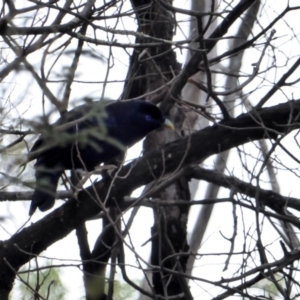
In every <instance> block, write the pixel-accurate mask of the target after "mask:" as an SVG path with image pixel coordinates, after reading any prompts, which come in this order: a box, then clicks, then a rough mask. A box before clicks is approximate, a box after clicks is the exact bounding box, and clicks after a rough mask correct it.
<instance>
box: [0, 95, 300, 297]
mask: <svg viewBox="0 0 300 300" xmlns="http://www.w3.org/2000/svg"><path fill="white" fill-rule="evenodd" d="M299 114H300V100H297V101H289V102H287V103H284V104H280V105H276V106H273V107H269V108H264V109H260V110H257V111H253V112H252V113H248V114H242V115H240V116H239V117H237V118H235V119H231V120H228V121H223V122H221V123H219V124H215V125H214V126H211V127H207V128H205V129H203V130H201V131H199V132H196V133H193V134H192V135H191V136H188V137H183V138H180V139H178V140H176V141H174V142H171V143H169V144H167V145H165V146H164V147H163V148H162V149H159V150H155V151H153V152H151V153H149V154H147V155H145V157H143V158H139V159H137V160H135V161H133V162H132V163H130V164H128V165H126V166H124V167H123V168H122V169H121V171H120V178H117V179H116V181H115V183H114V186H113V187H112V189H111V190H110V193H109V197H108V201H109V202H108V204H109V205H112V204H114V203H115V201H116V200H117V201H119V203H120V204H121V200H122V199H123V198H124V197H125V196H126V195H130V194H131V192H132V191H133V190H135V189H136V188H138V187H140V186H142V185H145V184H148V183H150V182H152V181H154V180H158V179H161V178H162V175H167V174H170V173H172V172H174V171H176V170H177V169H178V166H181V168H183V167H186V166H188V165H194V164H197V163H199V162H200V161H202V160H203V159H206V158H207V157H209V156H211V155H213V154H216V153H219V152H222V151H226V150H228V149H230V148H233V147H237V146H239V145H242V144H245V143H247V142H250V141H254V140H259V139H270V138H273V139H276V137H277V136H278V135H281V134H286V133H288V132H290V131H291V130H292V129H296V128H299V127H300V123H299ZM132 170H134V171H132ZM124 175H127V176H124ZM122 176H123V177H122ZM109 188H110V181H109V180H107V179H106V180H103V181H100V182H97V183H95V184H94V185H93V186H91V187H89V188H87V189H86V190H83V191H81V192H80V193H79V194H78V200H76V199H72V200H70V201H68V202H67V203H66V204H64V205H62V206H61V207H60V208H58V209H56V210H55V211H53V212H52V213H50V214H49V215H47V216H46V217H45V218H43V219H42V220H40V221H38V222H36V223H34V224H32V225H30V226H29V227H27V228H24V229H22V230H21V231H20V232H18V233H16V234H15V235H13V236H12V237H11V238H10V239H9V240H6V241H3V242H1V245H0V258H1V260H0V298H1V299H5V298H6V297H7V295H8V293H9V291H10V290H11V288H12V285H13V282H14V278H15V272H16V271H17V270H18V269H19V268H20V267H21V266H22V265H23V264H25V263H26V262H28V261H29V260H30V259H32V258H33V257H34V256H36V255H38V254H40V253H41V252H42V251H44V250H45V249H47V247H49V246H50V245H52V244H53V243H55V242H57V241H58V240H60V239H62V238H64V237H65V236H66V235H68V234H69V233H70V232H71V231H72V230H73V229H75V228H77V227H78V226H79V225H80V224H82V223H83V222H84V221H86V220H88V219H89V218H91V217H92V216H94V215H95V214H96V213H97V212H99V211H100V210H101V209H100V206H99V204H98V203H97V201H98V200H99V199H105V197H106V196H107V193H108V190H109Z"/></svg>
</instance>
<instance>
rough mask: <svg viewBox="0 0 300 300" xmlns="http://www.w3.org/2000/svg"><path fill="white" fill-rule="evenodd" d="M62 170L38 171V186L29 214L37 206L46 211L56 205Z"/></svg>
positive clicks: (32, 212)
mask: <svg viewBox="0 0 300 300" xmlns="http://www.w3.org/2000/svg"><path fill="white" fill-rule="evenodd" d="M61 174H62V172H51V173H50V172H49V173H47V172H42V171H36V173H35V177H36V188H35V191H34V193H33V196H32V200H31V205H30V209H29V216H32V215H33V214H34V212H35V210H36V209H37V208H39V210H41V211H46V210H48V209H50V208H51V207H52V206H53V205H54V201H55V195H56V189H57V185H58V180H59V177H60V175H61Z"/></svg>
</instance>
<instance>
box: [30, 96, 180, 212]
mask: <svg viewBox="0 0 300 300" xmlns="http://www.w3.org/2000/svg"><path fill="white" fill-rule="evenodd" d="M163 127H166V128H169V129H174V126H173V124H172V122H171V121H170V120H169V119H167V118H166V117H164V116H163V114H162V112H161V111H160V109H159V108H158V107H157V106H156V105H154V104H152V103H150V102H146V101H144V100H130V101H111V103H109V104H107V105H104V104H103V101H87V102H86V103H84V104H82V105H80V106H77V107H75V108H73V109H72V110H70V111H67V112H65V113H64V114H62V115H61V117H60V118H59V119H58V120H57V121H56V122H55V123H54V124H52V125H50V126H47V128H46V129H45V130H44V132H43V133H41V134H40V136H39V138H38V140H37V141H36V142H35V143H34V145H33V147H32V149H31V150H30V153H29V160H33V159H36V163H35V165H34V168H35V179H36V184H35V190H34V192H33V196H32V199H31V206H30V209H29V216H32V215H33V214H34V212H35V211H36V209H37V208H39V210H40V211H46V210H48V209H50V208H52V207H53V205H54V202H55V195H56V189H57V185H58V181H59V178H60V176H61V175H62V173H63V172H64V171H65V170H74V169H84V170H85V171H92V170H94V168H95V167H96V166H98V165H100V164H101V163H105V162H107V161H109V160H111V159H112V158H114V157H116V156H118V155H119V154H121V153H124V152H125V150H126V148H127V147H131V146H133V145H134V144H135V143H137V142H138V141H140V140H141V139H143V138H144V137H145V136H147V135H148V134H149V133H150V132H152V131H154V130H156V129H159V128H163Z"/></svg>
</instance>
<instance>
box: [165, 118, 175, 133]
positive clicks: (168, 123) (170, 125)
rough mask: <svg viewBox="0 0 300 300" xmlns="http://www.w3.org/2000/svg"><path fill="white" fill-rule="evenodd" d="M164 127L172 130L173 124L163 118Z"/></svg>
mask: <svg viewBox="0 0 300 300" xmlns="http://www.w3.org/2000/svg"><path fill="white" fill-rule="evenodd" d="M164 127H165V128H168V129H171V130H174V125H173V123H172V122H171V121H170V120H169V119H166V120H165V123H164Z"/></svg>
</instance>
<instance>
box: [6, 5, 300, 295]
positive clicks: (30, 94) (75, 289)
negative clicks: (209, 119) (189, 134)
mask: <svg viewBox="0 0 300 300" xmlns="http://www.w3.org/2000/svg"><path fill="white" fill-rule="evenodd" d="M271 2H272V4H270V1H269V2H268V4H267V5H266V6H265V7H264V8H263V9H262V12H261V15H260V16H261V18H260V26H264V25H265V24H267V23H268V22H270V20H272V19H273V18H274V16H275V15H276V12H277V11H280V10H282V6H283V5H284V4H283V3H284V2H285V1H279V0H277V1H271ZM24 3H25V2H24ZM293 3H294V4H296V3H297V2H296V1H293ZM293 3H292V1H291V2H290V5H292V4H293ZM24 5H25V4H24ZM125 5H128V1H127V2H125ZM174 5H175V6H178V7H182V8H187V7H188V5H189V2H188V1H180V0H177V1H175V2H174ZM124 9H126V7H125V8H124ZM177 20H179V21H180V20H184V21H187V18H186V17H185V16H177ZM285 21H286V22H280V23H279V24H278V26H276V37H277V39H276V41H274V42H273V43H272V45H273V46H274V47H275V48H276V59H277V61H278V63H279V65H281V66H282V68H281V69H279V70H277V71H275V70H274V71H270V72H269V73H268V74H269V75H268V76H270V77H269V78H267V80H264V81H263V80H262V78H260V77H259V76H258V78H257V79H255V80H254V81H253V82H252V84H251V85H249V87H247V88H246V89H245V90H244V92H245V93H247V92H249V91H252V89H253V88H254V87H255V86H257V84H258V82H259V81H260V82H263V84H260V88H259V89H258V90H255V91H253V92H251V95H250V97H249V98H250V100H251V101H253V103H255V102H257V101H258V99H260V97H261V96H262V95H264V93H265V92H266V91H267V90H268V89H269V88H270V87H271V86H272V83H273V82H274V81H275V79H276V78H279V77H280V74H282V72H283V71H284V70H285V69H286V68H287V67H288V66H290V64H291V63H292V62H287V60H286V58H287V57H292V56H295V58H296V57H297V56H298V55H299V50H300V46H299V40H298V36H299V29H298V27H299V26H298V17H297V15H296V12H295V13H291V14H290V15H289V18H288V19H286V20H285ZM180 24H181V30H177V31H176V33H177V35H176V37H175V40H181V39H183V38H184V35H187V32H188V31H187V29H188V23H184V22H182V23H180ZM120 26H122V25H120ZM124 26H125V25H124ZM134 27H135V25H134V21H133V20H128V23H127V22H126V26H125V28H126V29H128V28H134ZM259 29H260V28H259V26H258V27H257V28H256V29H255V30H256V31H258V30H259ZM234 32H235V28H234V27H233V28H232V30H231V31H230V32H229V35H230V34H232V35H234ZM292 33H293V34H292ZM103 38H107V37H106V36H104V37H103ZM108 38H109V37H108ZM118 38H120V39H123V41H125V40H126V39H128V38H127V37H126V36H123V37H118ZM291 38H293V39H292V40H291ZM261 42H263V40H261ZM91 47H94V46H91ZM227 47H228V46H227ZM108 50H109V49H108V48H105V47H103V48H102V49H101V53H102V55H103V57H106V56H107V53H108ZM222 50H223V49H222ZM113 51H114V56H115V60H114V61H111V62H110V64H111V66H112V65H113V68H111V69H110V70H109V77H108V79H109V80H112V81H111V83H108V84H107V85H106V87H105V96H106V97H109V98H112V99H118V97H119V96H120V93H121V91H122V87H123V83H122V80H124V77H125V75H126V72H127V67H128V55H127V54H126V53H125V51H124V50H123V49H121V48H117V49H114V50H113ZM249 51H250V52H251V54H249V56H247V57H248V59H247V60H245V61H244V63H243V68H242V70H244V72H245V73H250V72H252V70H253V64H254V63H255V62H257V58H258V56H259V51H255V50H254V49H250V50H249ZM7 53H8V52H7ZM185 57H186V52H185V51H177V59H178V61H179V62H181V63H183V64H184V62H185ZM249 57H251V59H249ZM267 57H268V58H269V59H270V60H271V59H272V51H270V52H269V53H268V56H267ZM30 59H31V61H33V62H34V59H36V58H35V57H31V58H30ZM53 59H54V58H53ZM267 62H268V61H267V60H266V61H264V62H263V63H262V69H263V67H264V66H266V65H267ZM48 64H49V65H51V61H49V63H48ZM69 64H70V59H69V58H68V56H67V55H66V56H65V57H64V59H63V65H65V66H68V65H69ZM221 67H222V68H224V69H226V65H223V66H221ZM106 71H107V69H106V63H105V61H103V60H101V59H100V58H99V60H98V61H97V60H95V59H93V58H85V59H83V60H82V61H81V62H80V74H79V76H78V79H84V80H86V81H87V80H91V81H95V78H97V80H96V81H97V83H91V84H89V85H88V88H87V85H86V84H80V83H78V84H76V85H74V86H73V87H72V101H73V103H78V101H80V99H82V97H87V96H88V97H99V94H102V92H103V90H99V81H101V80H105V77H106ZM297 74H299V73H297ZM297 74H296V75H295V76H294V77H293V78H294V79H295V78H297V77H298V75H297ZM293 78H292V79H293ZM292 79H291V80H292ZM218 80H219V81H218V82H219V84H220V86H222V82H224V78H222V77H220V78H218ZM118 81H120V82H118ZM268 81H269V84H266V82H268ZM51 88H52V86H51ZM53 89H57V85H56V84H55V83H53ZM57 93H58V94H59V89H58V90H57ZM286 93H289V95H290V94H291V93H293V95H294V98H295V99H297V98H299V85H297V86H296V87H295V88H294V89H293V91H292V92H291V89H288V90H286ZM9 94H11V97H12V99H14V101H12V103H13V104H12V105H11V107H12V109H14V108H15V104H16V103H17V102H19V105H18V106H17V108H16V109H14V110H12V112H11V114H12V115H13V116H14V117H15V119H16V121H17V119H18V117H19V115H21V116H22V117H24V118H26V119H27V120H34V118H35V115H38V114H40V112H41V104H40V94H39V88H38V87H37V86H36V84H35V83H34V81H33V80H30V79H29V77H28V76H27V73H26V72H23V73H22V74H21V75H20V74H18V76H17V77H15V78H13V77H12V78H8V79H7V80H6V81H5V82H4V83H3V85H2V97H3V98H5V97H6V96H7V95H9ZM285 99H286V95H285V94H284V93H281V92H278V93H277V94H276V97H273V98H272V101H270V103H269V105H274V104H276V103H278V102H284V101H286V100H285ZM20 103H21V104H20ZM28 107H30V109H28ZM32 107H33V108H34V109H32ZM16 112H18V113H16ZM56 118H57V114H52V115H51V120H53V121H54V120H55V119H56ZM287 139H289V141H288V143H289V144H290V145H292V146H291V149H293V151H295V152H297V150H298V148H297V147H296V144H295V141H294V140H293V136H291V137H290V138H287ZM28 142H29V143H30V142H31V143H32V142H33V140H31V139H29V140H28ZM294 149H295V150H294ZM252 150H253V156H254V157H255V156H256V155H258V154H257V153H258V152H257V149H255V145H253V148H252ZM140 151H141V144H139V145H137V146H135V147H134V149H131V150H130V151H129V153H128V156H127V158H128V160H130V159H132V158H134V157H136V156H137V155H139V153H140ZM8 155H9V154H8ZM236 156H237V153H236V152H233V153H232V154H231V155H230V158H229V161H228V172H236V171H237V170H236V168H237V167H236V163H235V162H236ZM278 159H280V161H281V162H283V163H284V164H285V165H287V166H288V167H290V168H292V167H293V165H294V162H293V161H292V160H291V159H290V158H289V157H288V156H287V155H286V154H284V153H283V152H282V151H279V153H278ZM3 161H4V162H5V163H6V164H7V165H6V168H7V169H8V170H10V168H12V170H13V166H10V165H9V164H10V163H9V161H8V160H7V159H3ZM213 161H214V158H210V159H208V160H207V161H206V162H205V165H206V166H207V167H211V166H212V165H213ZM278 165H279V164H278ZM279 166H280V165H279ZM297 171H298V170H297ZM27 172H28V173H27V175H28V177H30V178H32V177H33V174H34V173H33V169H30V168H28V171H27ZM245 179H247V176H245ZM278 179H279V182H280V188H281V191H282V194H284V195H291V196H295V197H297V194H298V191H297V189H295V187H297V186H298V178H297V177H296V176H288V175H287V172H279V173H278ZM3 184H5V182H3ZM206 186H207V184H205V183H201V189H200V190H199V191H198V193H197V194H196V196H195V199H203V197H204V194H205V189H206ZM265 186H266V187H269V184H268V183H266V184H265ZM135 195H138V192H136V194H135ZM227 196H228V190H225V189H221V192H220V193H219V197H227ZM61 204H62V202H61V201H57V202H56V205H55V207H58V206H60V205H61ZM28 205H29V204H28V203H18V204H16V203H13V204H8V203H5V204H3V203H1V214H0V215H1V216H2V215H4V216H8V217H9V219H8V220H7V221H6V222H5V223H4V224H3V225H2V227H1V228H0V236H1V239H6V238H9V236H10V235H11V234H13V233H14V232H15V231H16V230H17V229H18V228H20V226H22V225H23V224H24V223H25V222H26V220H27V213H28ZM198 210H199V208H197V207H196V206H194V207H193V208H192V209H191V214H190V219H189V224H188V229H189V232H190V231H191V229H192V227H193V224H194V219H195V216H196V215H197V213H198ZM46 214H48V212H46V213H41V212H37V213H36V214H35V215H34V217H33V218H32V220H31V221H30V222H35V221H36V220H39V219H40V218H42V217H43V216H45V215H46ZM237 214H238V218H239V220H243V222H244V223H245V228H249V233H248V234H249V235H250V236H251V235H252V236H255V228H254V227H251V224H253V222H254V216H253V214H251V213H249V214H243V212H242V211H239V212H237ZM129 215H130V213H128V214H126V215H125V216H124V219H125V220H126V218H128V217H129ZM231 216H232V207H231V205H228V204H220V205H218V206H217V207H216V208H215V210H214V213H213V218H212V220H211V222H210V224H209V228H208V230H207V234H206V236H205V239H204V243H203V245H202V247H201V253H211V252H212V251H220V249H224V252H225V251H228V249H229V247H230V244H229V242H228V241H226V239H224V238H223V237H222V235H223V236H226V237H228V236H230V235H231V234H232V221H231V219H232V217H231ZM152 224H153V219H152V212H151V210H150V209H149V208H141V209H140V211H139V213H138V215H137V216H136V217H135V220H134V223H133V226H132V228H131V230H130V237H131V239H132V243H133V245H134V247H135V250H136V251H137V252H138V253H139V254H140V255H141V256H142V257H143V258H144V259H145V260H148V257H149V253H150V243H147V244H146V245H145V246H143V244H144V243H145V242H146V241H147V239H148V238H149V237H150V229H151V226H152ZM265 226H269V225H268V224H266V225H265ZM269 227H270V226H269ZM87 228H88V232H89V241H90V244H91V246H92V245H93V243H94V242H95V240H96V238H97V237H98V235H99V233H100V232H101V222H100V221H99V220H96V221H91V222H87ZM265 232H266V236H264V239H265V241H267V242H268V244H270V249H275V250H273V251H274V252H273V254H274V256H276V257H278V258H279V257H281V256H282V253H281V249H280V248H279V242H278V240H274V239H275V235H274V230H273V229H272V228H271V227H270V228H269V229H268V230H266V231H265ZM243 241H244V236H243V235H239V236H238V237H237V240H236V243H237V249H240V250H241V247H242V245H243ZM128 242H129V240H128ZM273 245H274V247H273ZM247 247H249V248H250V247H251V242H249V245H247ZM41 256H44V257H47V258H51V259H53V263H54V264H60V265H61V264H66V265H74V266H68V267H66V268H64V269H63V271H62V280H63V282H64V283H65V285H66V287H67V289H68V291H69V292H68V294H67V296H66V299H67V300H77V299H80V297H79V295H84V290H83V286H82V272H81V271H80V270H79V269H78V268H77V265H78V264H80V260H79V256H78V247H77V239H76V237H75V234H74V232H72V233H71V234H70V235H69V236H68V237H66V238H64V239H63V240H61V241H60V242H58V243H56V244H54V245H53V246H51V247H49V249H48V250H47V251H46V252H45V253H43V254H42V255H41ZM126 259H127V262H128V264H130V265H133V266H134V267H132V268H128V272H129V274H130V276H132V278H134V279H137V280H138V279H139V278H140V276H141V272H139V270H137V268H136V258H135V256H134V254H133V253H132V251H130V250H129V251H127V252H126ZM212 259H213V260H212ZM223 263H224V257H222V256H214V257H213V258H212V257H209V256H208V257H204V258H201V260H199V261H198V262H197V264H196V266H195V272H194V274H196V275H197V276H199V277H203V278H211V279H214V274H216V273H217V274H220V272H222V267H223ZM231 263H232V266H233V268H235V264H236V263H238V260H235V258H234V257H233V258H232V261H231ZM231 272H232V269H230V270H228V271H227V272H222V276H224V277H226V276H230V274H231ZM117 278H120V276H119V275H117ZM191 286H192V292H193V295H194V296H195V299H201V300H205V299H210V298H211V294H214V293H215V292H216V291H215V288H213V287H211V286H208V285H206V284H204V283H202V282H201V283H199V282H191ZM15 297H16V299H17V296H15Z"/></svg>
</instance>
